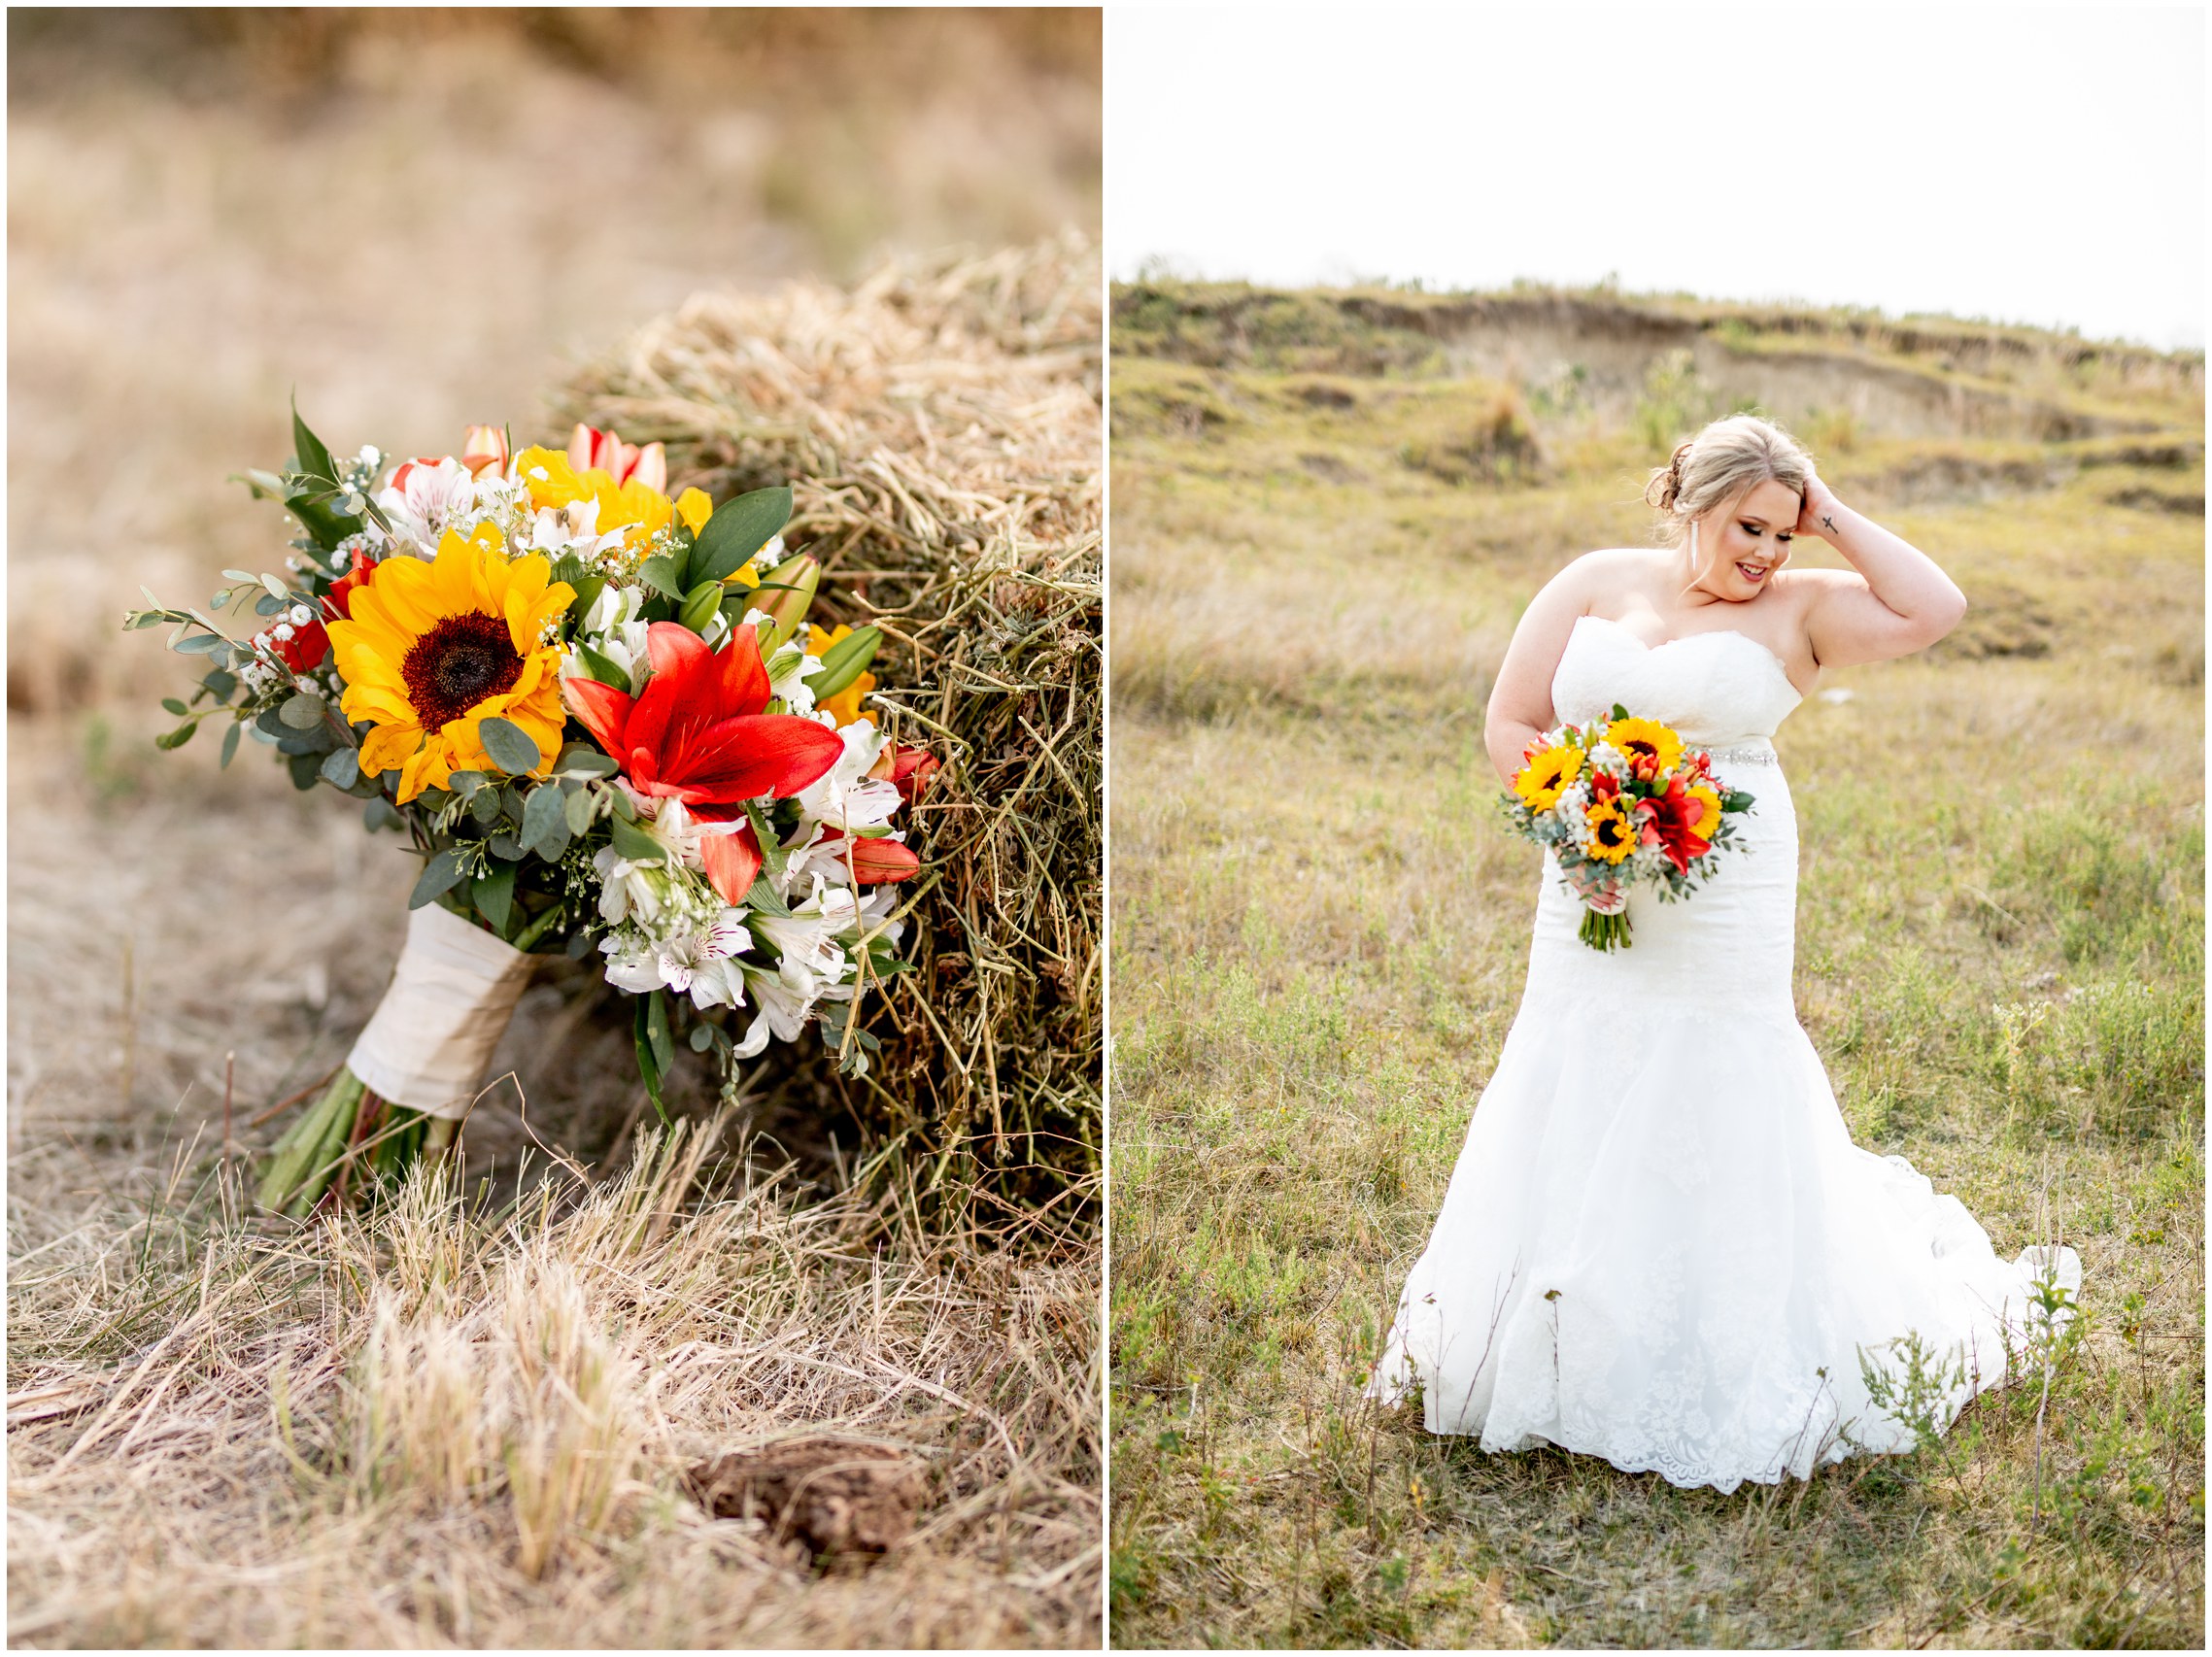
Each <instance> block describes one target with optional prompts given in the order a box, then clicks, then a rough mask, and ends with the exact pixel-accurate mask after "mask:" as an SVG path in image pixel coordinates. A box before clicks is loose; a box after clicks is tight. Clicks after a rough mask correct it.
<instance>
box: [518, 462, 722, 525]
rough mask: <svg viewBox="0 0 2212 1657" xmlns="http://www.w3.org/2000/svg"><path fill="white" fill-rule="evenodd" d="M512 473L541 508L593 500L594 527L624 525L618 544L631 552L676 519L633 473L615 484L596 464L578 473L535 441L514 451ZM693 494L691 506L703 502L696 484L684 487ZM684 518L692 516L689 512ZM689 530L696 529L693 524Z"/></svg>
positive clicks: (687, 496) (665, 500) (657, 493)
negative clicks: (595, 511) (596, 509)
mask: <svg viewBox="0 0 2212 1657" xmlns="http://www.w3.org/2000/svg"><path fill="white" fill-rule="evenodd" d="M515 475H516V476H517V477H518V478H520V479H522V481H523V483H524V485H525V486H526V487H527V489H528V490H529V495H530V505H531V506H533V507H535V508H537V509H539V510H541V511H542V510H543V509H545V508H546V507H549V506H555V507H558V506H568V505H570V504H572V503H574V502H576V501H579V500H596V501H597V502H598V503H599V516H598V523H597V528H598V531H599V533H600V534H602V535H603V534H605V533H606V532H607V531H608V530H610V529H621V530H624V531H625V534H624V535H623V545H624V546H625V547H626V548H627V549H628V550H630V551H631V552H636V551H638V550H639V549H640V548H642V547H643V546H644V544H645V542H646V541H647V540H648V539H649V538H650V537H651V536H652V534H653V532H654V531H655V530H656V529H664V528H666V527H667V526H668V524H671V523H672V522H674V520H675V516H676V508H675V507H674V506H673V505H672V504H670V502H669V500H668V497H667V496H666V495H664V494H663V493H662V492H661V491H660V490H657V489H655V488H654V487H653V486H652V485H651V484H647V483H640V482H639V481H638V480H637V479H635V478H632V479H630V482H628V483H626V484H618V483H616V482H615V481H614V479H613V477H611V476H610V475H609V474H607V473H606V472H603V471H601V470H599V468H598V467H596V466H594V467H593V468H592V469H591V470H590V471H587V472H582V473H579V472H578V471H577V470H576V468H575V467H574V466H573V465H571V464H570V463H569V459H568V457H567V456H565V455H562V454H561V453H559V452H558V451H556V450H552V449H544V448H540V447H538V446H537V445H535V444H533V445H531V446H530V447H529V448H527V449H526V450H524V451H523V452H522V453H521V454H520V455H518V456H516V457H515ZM694 495H697V496H698V501H697V502H696V503H694V506H693V510H694V511H698V510H699V508H700V507H703V506H706V505H707V504H708V503H707V498H706V495H705V494H704V493H703V492H701V491H700V490H685V491H684V497H685V499H686V500H690V499H691V497H692V496H694ZM685 522H686V523H690V522H691V519H690V517H689V516H688V515H687V516H686V518H685ZM699 522H700V523H704V522H705V518H704V517H703V516H702V517H701V518H700V520H699ZM693 533H694V534H697V533H698V530H697V528H696V527H695V528H694V530H693Z"/></svg>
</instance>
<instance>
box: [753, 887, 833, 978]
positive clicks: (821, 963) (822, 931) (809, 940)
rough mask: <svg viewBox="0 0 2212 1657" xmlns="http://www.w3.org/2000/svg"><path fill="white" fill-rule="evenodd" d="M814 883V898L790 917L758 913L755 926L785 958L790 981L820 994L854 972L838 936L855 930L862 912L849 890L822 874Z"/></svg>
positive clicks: (754, 920) (793, 911) (798, 907)
mask: <svg viewBox="0 0 2212 1657" xmlns="http://www.w3.org/2000/svg"><path fill="white" fill-rule="evenodd" d="M813 880H814V893H813V896H810V897H808V898H807V900H806V901H805V902H804V903H800V904H795V905H793V906H792V911H791V913H790V914H789V915H766V914H761V913H759V912H755V914H754V916H753V925H754V927H755V929H756V930H758V931H759V932H760V933H761V935H762V936H763V937H765V938H766V939H767V940H768V941H769V942H770V943H772V944H774V945H775V947H776V949H777V951H778V952H779V953H781V955H782V956H783V969H784V974H785V976H786V978H787V979H789V980H790V981H792V982H793V983H794V984H795V985H797V984H802V983H803V984H804V985H806V986H807V987H808V988H809V989H810V991H812V993H815V994H819V993H820V992H821V990H823V989H827V988H828V987H829V986H830V985H832V984H836V983H840V982H842V981H843V980H844V979H845V978H846V977H847V976H848V975H849V974H850V973H851V971H852V969H853V964H852V961H851V959H850V958H849V957H848V956H847V955H846V954H845V946H844V945H843V944H841V943H839V942H838V941H837V934H838V933H840V932H843V931H846V930H849V929H850V928H851V927H852V925H853V922H854V920H855V919H856V917H857V914H858V911H857V909H856V907H855V904H854V902H853V895H852V892H851V890H850V889H849V888H846V887H842V886H833V885H831V884H830V883H829V882H828V881H826V880H824V879H823V878H822V877H821V876H820V875H815V876H814V877H813Z"/></svg>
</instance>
